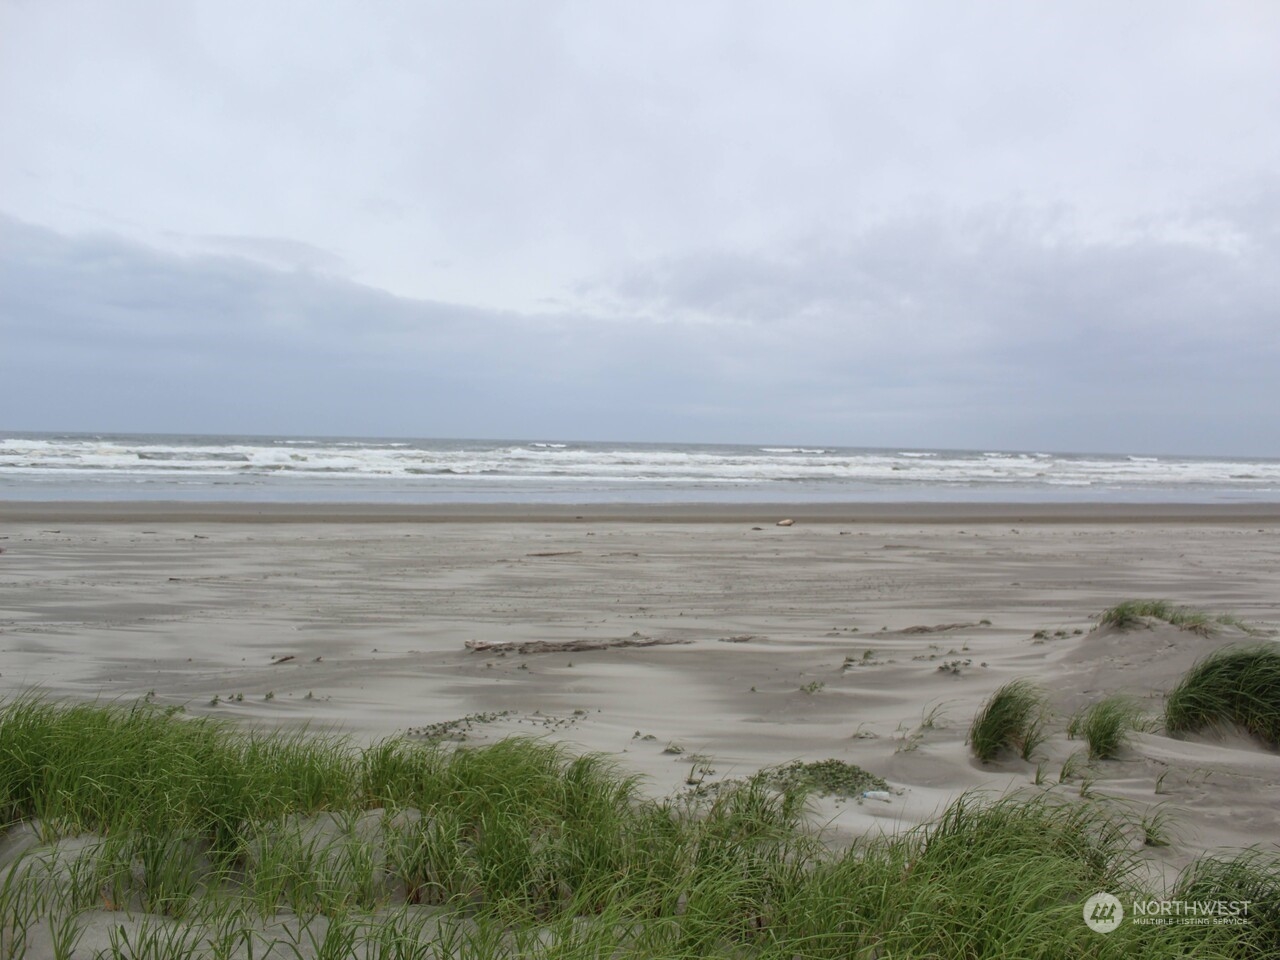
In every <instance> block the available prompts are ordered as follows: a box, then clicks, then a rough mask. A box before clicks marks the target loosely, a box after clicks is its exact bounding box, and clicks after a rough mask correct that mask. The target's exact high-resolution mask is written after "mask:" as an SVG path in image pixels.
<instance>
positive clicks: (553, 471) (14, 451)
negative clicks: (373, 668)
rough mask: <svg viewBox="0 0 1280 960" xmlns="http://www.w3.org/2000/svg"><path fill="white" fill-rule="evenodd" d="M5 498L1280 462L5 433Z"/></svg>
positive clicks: (374, 499)
mask: <svg viewBox="0 0 1280 960" xmlns="http://www.w3.org/2000/svg"><path fill="white" fill-rule="evenodd" d="M0 500H107V501H110V500H179V501H229V502H239V503H254V502H260V503H265V502H284V503H408V504H413V503H422V504H426V503H562V504H563V503H583V504H589V503H822V502H826V503H857V502H867V503H886V502H976V503H983V502H988V503H989V502H1015V503H1020V502H1026V503H1033V502H1043V503H1072V502H1128V503H1266V502H1280V460H1275V459H1259V458H1250V459H1232V458H1219V457H1186V456H1158V457H1156V456H1136V455H1102V454H1079V453H1054V452H1046V451H1009V450H908V449H902V450H898V449H892V448H886V449H868V448H859V447H835V446H801V445H794V446H793V445H786V444H762V445H725V444H658V443H607V442H589V443H588V442H577V441H567V440H538V441H532V440H415V439H407V438H406V439H369V438H361V437H249V436H172V435H158V434H105V433H104V434H87V433H18V432H12V433H7V434H5V433H0Z"/></svg>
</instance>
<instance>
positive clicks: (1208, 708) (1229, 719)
mask: <svg viewBox="0 0 1280 960" xmlns="http://www.w3.org/2000/svg"><path fill="white" fill-rule="evenodd" d="M1164 720H1165V728H1166V729H1167V730H1168V731H1169V733H1171V734H1185V733H1195V732H1197V731H1200V730H1204V729H1206V728H1210V727H1215V726H1235V727H1239V728H1240V729H1242V730H1245V731H1247V732H1248V733H1250V734H1252V735H1253V736H1255V737H1257V738H1259V739H1260V740H1262V741H1263V742H1264V743H1266V744H1267V745H1268V746H1270V747H1271V748H1273V749H1276V748H1280V647H1277V646H1275V645H1266V646H1251V647H1229V648H1227V649H1224V650H1219V651H1217V652H1216V653H1213V654H1210V655H1209V656H1207V657H1205V658H1204V659H1203V660H1201V661H1200V662H1199V663H1197V664H1196V665H1195V666H1194V667H1192V668H1191V669H1190V670H1189V671H1188V672H1187V673H1186V674H1185V675H1184V676H1183V677H1182V679H1181V680H1180V681H1179V682H1178V685H1177V686H1176V687H1174V688H1173V690H1171V691H1170V692H1169V695H1168V696H1167V697H1166V698H1165V708H1164Z"/></svg>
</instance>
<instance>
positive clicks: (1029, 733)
mask: <svg viewBox="0 0 1280 960" xmlns="http://www.w3.org/2000/svg"><path fill="white" fill-rule="evenodd" d="M1045 710H1046V708H1045V702H1044V694H1043V693H1041V691H1040V689H1039V688H1038V687H1037V686H1036V685H1035V684H1034V683H1032V682H1030V681H1028V680H1013V681H1011V682H1009V683H1006V684H1005V685H1004V686H1003V687H1001V688H1000V689H999V690H997V691H996V692H995V693H994V694H992V695H991V698H990V699H989V700H988V701H987V702H986V704H985V705H984V706H983V708H982V709H981V710H980V711H979V712H978V715H977V716H976V717H974V719H973V724H972V725H971V726H970V728H969V743H970V745H971V746H972V747H973V752H974V754H975V755H976V756H977V757H978V759H979V760H982V761H983V762H989V761H992V760H995V759H996V758H997V757H999V756H1000V755H1001V754H1002V753H1004V752H1005V751H1007V750H1017V751H1018V754H1019V756H1021V757H1022V759H1023V760H1030V759H1031V756H1032V754H1033V753H1034V751H1035V750H1036V748H1037V747H1039V746H1040V744H1041V743H1043V742H1044V739H1045V736H1046V732H1045V718H1046V712H1045Z"/></svg>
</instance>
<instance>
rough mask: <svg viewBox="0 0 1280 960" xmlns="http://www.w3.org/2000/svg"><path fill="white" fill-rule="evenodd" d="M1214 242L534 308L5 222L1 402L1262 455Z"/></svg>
mask: <svg viewBox="0 0 1280 960" xmlns="http://www.w3.org/2000/svg"><path fill="white" fill-rule="evenodd" d="M1236 228H1237V230H1238V231H1240V232H1241V234H1242V236H1243V240H1242V242H1241V243H1239V244H1238V246H1239V247H1240V249H1237V250H1234V251H1233V250H1224V249H1222V248H1221V247H1220V246H1216V245H1213V244H1206V243H1201V242H1190V241H1184V240H1170V239H1167V238H1163V237H1160V236H1156V235H1151V236H1147V237H1145V238H1142V237H1136V238H1134V239H1133V240H1132V241H1131V242H1130V243H1129V244H1127V245H1126V246H1125V247H1124V248H1123V249H1120V250H1117V249H1114V248H1113V246H1112V245H1111V244H1098V243H1091V242H1089V241H1087V240H1084V239H1081V238H1078V237H1075V238H1072V237H1071V236H1070V230H1068V229H1067V228H1066V227H1065V226H1064V225H1063V224H1062V223H1061V222H1060V221H1058V220H1056V219H1054V218H1049V219H1048V220H1046V219H1043V218H1036V217H1031V216H1017V215H1002V216H998V217H995V218H994V219H991V220H983V219H982V218H975V217H960V218H958V219H956V220H954V221H951V222H948V223H942V222H939V221H937V220H928V221H920V220H913V221H911V222H907V223H903V224H896V225H895V224H886V225H884V226H883V227H882V228H881V229H878V230H874V231H869V232H868V233H866V234H864V235H861V236H858V237H855V238H852V239H850V240H849V241H848V242H847V243H846V244H845V245H843V246H831V245H827V246H814V245H810V246H807V247H805V248H803V249H801V250H798V251H796V252H795V253H794V254H793V255H791V256H785V257H778V256H775V257H748V256H743V255H737V256H727V255H721V256H710V255H709V256H706V257H702V258H688V259H684V260H673V261H664V262H662V263H659V264H655V265H653V266H651V267H649V268H647V269H638V270H636V271H634V272H633V273H632V274H630V275H628V276H625V277H622V278H618V279H617V280H616V282H614V283H613V284H612V285H605V284H604V283H600V284H596V285H593V286H592V287H591V291H592V292H593V294H594V295H595V296H597V297H599V298H601V299H604V297H605V294H606V293H607V294H608V302H609V309H608V311H600V312H597V313H594V314H592V313H558V314H546V313H543V314H534V313H517V312H511V311H494V310H484V309H477V308H472V307H465V306H459V305H451V304H446V303H440V302H431V301H419V300H412V299H407V298H401V297H395V296H391V295H389V294H387V293H385V292H383V291H378V290H375V289H372V288H369V287H364V286H360V285H358V284H355V283H352V282H350V281H347V280H344V279H341V278H335V277H328V276H323V275H318V274H315V273H313V272H308V271H284V270H275V269H270V268H266V267H264V266H262V265H261V264H259V263H256V262H254V261H251V260H248V259H237V258H230V257H214V256H208V255H202V256H189V257H177V256H174V255H170V254H163V253H159V252H157V251H155V250H152V249H149V248H146V247H143V246H140V245H137V244H135V243H132V242H128V241H123V240H120V239H118V238H113V237H109V236H90V237H77V238H69V237H65V236H61V235H58V234H55V233H52V232H50V231H47V230H43V229H41V228H36V227H32V226H30V225H25V224H21V223H18V222H15V221H12V220H9V221H5V222H4V229H3V237H4V243H3V248H2V249H3V272H2V273H0V317H3V333H4V338H5V341H6V343H7V344H8V345H10V346H11V349H9V350H7V351H6V354H5V359H4V361H2V362H0V374H2V375H3V386H0V400H2V401H3V402H2V403H0V406H2V407H3V409H5V410H6V411H9V412H10V416H13V417H14V418H15V419H14V420H13V421H11V422H12V423H17V424H19V425H26V424H29V425H31V426H35V427H43V428H67V427H70V426H75V425H85V426H89V427H94V428H98V429H108V428H112V429H125V428H128V427H130V426H133V427H135V428H138V429H142V428H144V427H145V428H146V429H155V430H160V429H171V430H185V429H189V426H188V425H189V424H190V423H191V422H193V421H195V422H197V423H200V424H202V425H205V427H206V429H210V430H216V431H249V430H258V431H266V432H303V433H334V432H341V433H372V434H382V435H388V434H397V435H454V436H456V435H467V436H495V435H517V436H518V435H538V436H548V435H555V436H564V437H586V438H590V437H610V436H616V435H617V432H618V431H620V430H621V431H623V432H624V435H627V436H635V437H649V438H655V439H656V438H666V439H672V438H675V439H699V438H705V437H706V436H717V437H723V438H725V439H742V440H767V439H771V438H793V437H794V438H811V439H814V440H820V441H824V442H845V443H864V444H885V445H905V444H909V443H914V444H918V445H944V444H949V445H955V446H976V447H1037V448H1045V447H1048V448H1056V449H1081V448H1088V449H1116V450H1158V451H1159V450H1173V449H1178V448H1179V447H1180V446H1181V447H1185V446H1186V436H1187V435H1188V432H1189V431H1193V432H1194V433H1195V434H1197V435H1199V436H1201V437H1204V438H1205V439H1204V440H1203V441H1201V442H1200V443H1199V444H1198V445H1197V449H1198V450H1202V451H1204V452H1213V451H1218V452H1228V451H1231V450H1237V451H1238V450H1251V451H1264V452H1266V451H1275V450H1278V449H1280V436H1277V435H1276V431H1275V428H1274V426H1267V425H1268V424H1271V423H1272V418H1269V417H1266V416H1263V415H1261V411H1263V410H1269V409H1273V408H1274V406H1275V405H1276V401H1277V399H1280V396H1278V393H1280V391H1278V390H1277V387H1276V386H1275V384H1274V378H1273V376H1272V372H1273V371H1274V370H1275V369H1277V367H1278V366H1280V364H1278V361H1280V351H1278V350H1277V344H1276V340H1275V338H1274V337H1273V336H1271V335H1270V334H1271V331H1273V330H1274V328H1275V321H1276V317H1275V313H1274V307H1273V305H1274V304H1275V303H1277V302H1280V296H1277V295H1278V294H1280V290H1278V289H1277V282H1276V280H1275V279H1273V278H1272V275H1271V274H1270V273H1268V272H1267V271H1265V270H1262V269H1260V266H1261V264H1263V263H1266V262H1272V261H1273V260H1274V258H1275V257H1276V255H1277V254H1278V253H1280V250H1278V249H1277V248H1276V240H1275V236H1274V234H1273V233H1267V232H1265V231H1263V232H1260V233H1244V232H1243V231H1244V230H1245V227H1244V225H1242V224H1237V225H1236ZM1224 290H1231V291H1232V294H1231V296H1230V297H1229V298H1225V299H1224V296H1223V293H1222V291H1224ZM1260 425H1261V429H1260ZM1265 431H1270V432H1265Z"/></svg>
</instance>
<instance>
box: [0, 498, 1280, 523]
mask: <svg viewBox="0 0 1280 960" xmlns="http://www.w3.org/2000/svg"><path fill="white" fill-rule="evenodd" d="M783 518H787V519H791V520H794V521H795V522H796V523H924V524H948V523H970V524H990V523H1011V522H1015V523H1035V524H1091V525H1092V524H1113V523H1144V524H1145V523H1150V524H1163V523H1194V524H1228V525H1230V524H1259V523H1261V524H1267V525H1270V524H1276V523H1280V503H1240V504H1205V503H1172V504H1170V503H1158V504H1157V503H1129V502H1113V503H1052V502H1042V503H1008V502H1005V503H985V502H969V503H964V502H900V503H801V504H788V503H785V502H762V503H733V504H711V503H587V504H535V503H474V504H462V503H433V504H400V503H387V504H363V503H337V502H335V503H283V502H280V503H243V502H235V501H204V502H196V503H192V502H186V501H178V500H143V501H133V500H130V501H87V500H0V523H49V522H56V523H132V522H138V521H146V522H150V523H479V522H490V523H556V522H576V521H582V522H598V523H607V522H636V523H774V522H776V521H777V520H780V519H783Z"/></svg>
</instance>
